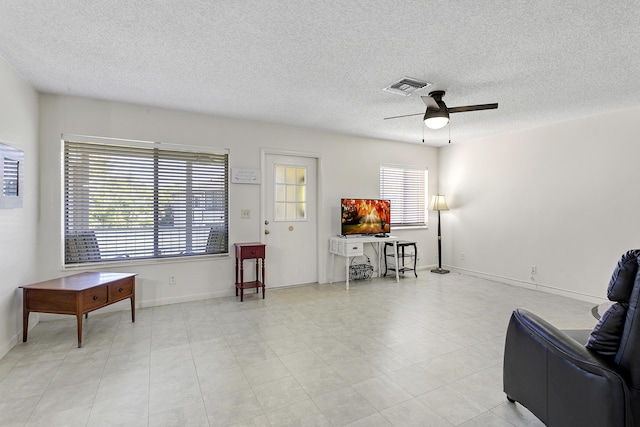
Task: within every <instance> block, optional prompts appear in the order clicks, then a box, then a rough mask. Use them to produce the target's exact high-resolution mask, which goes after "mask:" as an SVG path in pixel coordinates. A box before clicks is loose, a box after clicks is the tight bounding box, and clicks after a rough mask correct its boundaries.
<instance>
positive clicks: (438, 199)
mask: <svg viewBox="0 0 640 427" xmlns="http://www.w3.org/2000/svg"><path fill="white" fill-rule="evenodd" d="M429 210H431V211H438V268H434V269H433V270H431V272H432V273H438V274H447V273H448V272H449V270H445V269H443V268H442V234H441V233H440V211H448V210H449V206H447V202H446V201H445V200H444V195H442V194H436V195H435V196H433V197H432V198H431V203H429Z"/></svg>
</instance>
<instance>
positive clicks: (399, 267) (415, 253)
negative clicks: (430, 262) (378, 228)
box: [384, 240, 418, 277]
mask: <svg viewBox="0 0 640 427" xmlns="http://www.w3.org/2000/svg"><path fill="white" fill-rule="evenodd" d="M389 246H391V247H393V244H392V243H386V244H385V245H384V275H385V276H386V275H387V269H389V270H395V271H397V272H398V271H399V272H401V273H402V274H403V275H404V272H405V271H411V270H413V274H415V276H416V277H418V272H417V271H416V262H417V259H418V247H417V246H416V242H408V241H406V240H400V241H399V242H397V248H398V249H397V250H398V253H397V254H395V259H396V265H394V266H393V267H387V247H389ZM407 247H413V253H408V254H407V253H405V248H407ZM389 256H391V255H389ZM405 257H407V258H413V267H407V266H405V263H404V259H405ZM400 259H402V265H398V260H400Z"/></svg>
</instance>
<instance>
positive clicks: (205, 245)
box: [61, 135, 230, 269]
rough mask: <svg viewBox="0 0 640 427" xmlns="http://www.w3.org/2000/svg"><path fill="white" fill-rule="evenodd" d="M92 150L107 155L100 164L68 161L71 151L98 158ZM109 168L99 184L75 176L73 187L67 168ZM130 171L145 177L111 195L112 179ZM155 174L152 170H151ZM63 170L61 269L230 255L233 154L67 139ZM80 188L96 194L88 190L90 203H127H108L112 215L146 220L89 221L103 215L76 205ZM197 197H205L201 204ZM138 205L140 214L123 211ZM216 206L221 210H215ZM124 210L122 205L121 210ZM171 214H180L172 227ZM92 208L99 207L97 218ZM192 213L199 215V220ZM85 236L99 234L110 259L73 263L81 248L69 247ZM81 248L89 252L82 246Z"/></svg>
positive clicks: (207, 149)
mask: <svg viewBox="0 0 640 427" xmlns="http://www.w3.org/2000/svg"><path fill="white" fill-rule="evenodd" d="M94 148H95V151H99V150H100V149H101V148H102V149H104V150H105V154H101V153H100V154H99V155H95V156H99V157H101V160H96V159H95V157H91V159H92V163H91V164H87V163H86V162H84V161H83V162H80V161H78V160H77V159H75V163H74V161H72V160H70V159H68V158H67V155H68V150H69V149H71V150H76V152H77V153H79V154H83V152H82V150H83V149H87V150H88V151H87V153H90V154H91V155H92V156H94V152H93V151H92V150H93V149H94ZM78 150H79V151H78ZM77 153H76V155H77ZM114 153H115V154H114ZM122 159H124V160H122ZM101 162H103V163H101ZM132 163H135V164H133V165H132ZM105 165H108V166H110V167H111V169H107V168H105V170H103V171H102V174H103V175H102V176H100V177H98V178H85V177H82V176H81V177H80V178H78V179H75V177H72V178H71V180H74V179H75V181H73V182H71V183H70V182H69V175H71V173H72V172H70V170H82V171H84V172H86V171H89V170H93V171H94V172H95V171H96V170H98V169H100V168H101V167H104V166H105ZM74 168H75V169H74ZM92 168H93V169H92ZM127 168H130V170H131V173H132V175H133V176H136V175H135V174H136V173H138V174H140V175H141V177H137V180H136V182H135V183H131V182H127V183H126V184H125V185H123V186H121V187H117V188H122V190H123V191H122V192H118V191H113V186H112V185H111V184H110V183H108V181H109V180H110V178H112V177H113V176H114V175H116V176H117V174H118V173H119V172H120V171H122V170H127V172H128V171H129V169H127ZM151 170H153V171H152V172H150V171H151ZM61 171H62V174H61V175H62V187H61V190H62V191H61V201H62V206H61V210H62V220H61V239H62V245H61V246H62V251H61V252H62V266H63V269H69V268H71V269H73V268H78V267H87V266H92V265H107V264H108V265H113V264H118V263H126V264H131V263H136V264H144V263H150V262H151V263H153V262H160V261H165V260H173V261H180V260H187V259H197V257H203V256H204V257H212V256H213V257H216V256H227V257H228V256H229V247H228V241H229V171H230V167H229V150H228V149H216V148H211V147H203V146H188V145H174V144H162V143H157V142H147V141H132V140H124V139H112V138H99V137H86V136H77V135H62V165H61ZM105 171H106V172H105ZM76 172H77V171H76ZM109 173H111V175H109ZM92 179H93V181H92ZM205 180H210V181H211V182H208V181H205ZM166 182H169V184H168V185H167V184H166ZM83 183H84V188H89V187H90V186H91V187H93V188H94V191H93V192H92V191H88V190H83V191H86V192H87V200H88V199H89V197H95V196H96V195H98V194H99V195H102V193H101V191H105V192H109V194H111V195H113V197H115V198H116V199H117V200H118V201H122V205H111V204H108V203H107V205H108V206H109V209H113V211H112V215H113V216H116V215H117V214H122V213H125V214H126V213H132V212H133V213H135V214H138V213H139V215H140V216H141V217H142V216H144V218H145V219H138V218H137V217H136V218H135V219H134V220H131V221H129V220H128V219H127V221H126V223H124V224H123V225H120V223H118V222H117V221H115V220H112V222H109V220H105V221H103V222H96V221H95V220H93V219H92V214H93V215H95V213H96V209H104V208H103V206H102V205H100V202H94V201H81V202H80V204H78V203H77V202H76V201H74V200H73V195H74V194H73V193H74V191H75V192H76V195H77V191H78V188H79V187H78V186H80V185H83ZM163 186H164V187H163ZM141 189H142V190H141ZM140 192H141V193H140ZM139 194H142V195H139ZM167 195H169V196H170V198H169V199H166V200H168V201H166V200H165V201H164V202H161V200H162V199H163V198H166V197H167ZM198 195H200V196H202V197H199V198H198V197H197V196H198ZM133 201H137V202H139V201H142V204H139V206H140V208H136V207H128V206H126V205H127V203H132V202H133ZM176 201H177V202H176ZM212 205H216V207H215V209H214V208H212ZM114 206H115V207H114ZM122 206H125V207H124V208H122V209H121V207H122ZM162 206H164V208H163V207H162ZM167 207H171V209H169V210H171V211H172V214H171V215H168V214H167V210H168V209H166V208H167ZM74 208H75V209H78V208H86V209H87V212H81V213H79V214H76V213H75V212H73V210H74ZM174 208H175V209H176V210H177V211H179V213H178V212H176V213H175V227H174V222H173V221H174V218H173V209H174ZM90 209H94V211H93V213H92V212H91V211H90ZM138 209H139V210H138ZM200 211H203V212H200ZM207 211H210V212H207ZM194 214H198V215H199V216H198V217H197V218H196V217H194ZM169 216H171V218H169ZM169 219H170V220H171V221H169ZM96 224H97V225H96ZM114 230H115V231H114ZM83 231H92V232H94V231H95V232H97V233H95V234H98V235H100V233H102V235H101V237H100V238H98V241H101V243H100V245H102V244H103V243H105V242H106V243H105V244H104V246H105V251H104V252H105V254H103V250H102V249H103V248H102V247H100V249H99V252H98V256H97V258H96V257H94V258H93V259H90V260H88V259H86V258H85V259H80V258H78V257H75V258H73V257H71V256H72V255H74V256H75V255H77V252H75V253H74V252H73V250H75V249H70V247H72V245H76V246H75V248H77V247H78V243H77V241H76V242H73V241H72V243H71V245H70V243H69V242H70V239H72V238H74V236H75V235H78V234H82V232H83ZM114 235H115V237H113V236H114ZM94 239H95V237H94ZM94 241H95V240H94ZM95 244H96V245H97V246H100V245H98V244H97V243H95ZM80 245H83V243H80ZM115 248H117V250H114V249H115ZM123 248H125V249H123ZM126 248H129V249H126ZM82 250H85V251H86V250H87V249H84V247H83V249H82ZM163 252H165V253H163Z"/></svg>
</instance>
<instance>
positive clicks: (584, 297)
mask: <svg viewBox="0 0 640 427" xmlns="http://www.w3.org/2000/svg"><path fill="white" fill-rule="evenodd" d="M446 268H448V269H450V270H451V271H455V272H457V273H460V274H466V275H468V276H473V277H479V278H481V279H487V280H493V281H494V282H500V283H505V284H507V285H512V286H518V287H521V288H526V289H532V290H536V291H540V292H546V293H549V294H553V295H559V296H563V297H567V298H573V299H577V300H580V301H586V302H591V303H594V304H600V303H602V301H603V299H602V297H598V296H595V295H590V294H585V293H582V292H575V291H568V290H566V289H560V288H556V287H554V286H548V285H545V284H542V283H536V282H531V281H527V280H520V279H512V278H509V277H504V276H499V275H496V274H489V273H483V272H481V271H474V270H468V269H465V268H459V267H451V266H446Z"/></svg>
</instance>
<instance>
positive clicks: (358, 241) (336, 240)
mask: <svg viewBox="0 0 640 427" xmlns="http://www.w3.org/2000/svg"><path fill="white" fill-rule="evenodd" d="M398 240H400V239H399V238H397V237H394V236H388V237H375V236H370V237H331V238H330V239H329V253H330V254H331V279H330V280H329V283H333V266H334V262H335V261H334V259H335V256H336V255H339V256H341V257H344V258H345V261H344V269H345V273H346V275H347V276H346V280H345V283H346V285H345V287H346V289H349V265H350V263H349V259H350V258H353V257H355V256H362V255H364V244H365V243H371V244H372V245H375V244H377V245H378V277H380V265H382V261H381V259H382V256H383V255H382V252H383V251H382V248H383V247H384V244H385V243H386V242H393V253H394V258H395V262H396V263H395V265H398V247H397V244H398ZM399 281H400V275H399V274H398V270H396V282H399Z"/></svg>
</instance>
